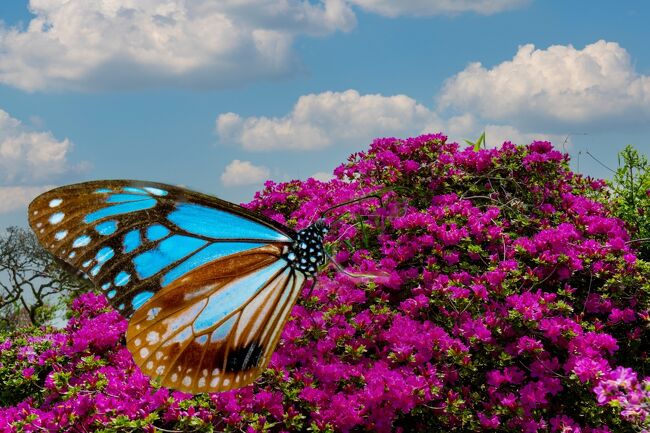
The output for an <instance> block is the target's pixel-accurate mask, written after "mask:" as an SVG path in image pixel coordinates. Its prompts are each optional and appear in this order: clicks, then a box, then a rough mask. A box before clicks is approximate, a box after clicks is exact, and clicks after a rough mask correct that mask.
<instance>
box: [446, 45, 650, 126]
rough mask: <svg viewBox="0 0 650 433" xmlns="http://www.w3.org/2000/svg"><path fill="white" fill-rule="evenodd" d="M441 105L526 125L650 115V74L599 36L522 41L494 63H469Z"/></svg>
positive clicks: (624, 120) (638, 119) (626, 120)
mask: <svg viewBox="0 0 650 433" xmlns="http://www.w3.org/2000/svg"><path fill="white" fill-rule="evenodd" d="M438 107H439V109H440V110H444V109H451V110H453V111H458V112H471V113H474V114H476V115H477V116H480V117H482V118H484V119H487V120H489V121H507V122H512V124H513V125H515V126H517V127H519V128H522V127H524V128H525V127H531V125H538V126H539V125H542V124H544V125H546V126H548V127H549V128H554V129H556V130H560V129H563V130H565V129H566V128H567V127H571V126H573V127H576V126H578V127H579V126H591V127H593V128H598V127H599V126H601V127H608V128H611V127H612V126H613V125H617V124H618V125H622V124H630V123H637V124H639V123H643V122H647V121H648V120H650V76H647V75H641V74H639V73H637V72H635V70H634V67H633V64H632V61H631V60H630V56H629V54H628V53H627V51H626V50H625V49H624V48H622V47H621V46H620V45H619V44H617V43H615V42H606V41H602V40H601V41H598V42H596V43H593V44H590V45H587V46H586V47H585V48H584V49H582V50H578V49H576V48H574V47H573V46H571V45H568V46H563V45H554V46H551V47H549V48H547V49H545V50H544V49H535V47H534V46H533V45H531V44H528V45H524V46H522V47H520V48H519V50H518V52H517V54H516V55H515V56H514V57H513V58H512V60H509V61H506V62H503V63H501V64H499V65H497V66H495V67H493V68H491V69H486V68H485V67H484V66H483V65H481V63H472V64H470V65H469V66H468V67H467V68H466V69H465V70H463V71H462V72H460V73H458V74H456V75H455V76H453V77H451V78H450V79H449V80H447V82H446V83H445V85H444V87H443V89H442V91H441V93H440V95H439V97H438Z"/></svg>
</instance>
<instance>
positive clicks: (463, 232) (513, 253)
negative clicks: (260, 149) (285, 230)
mask: <svg viewBox="0 0 650 433" xmlns="http://www.w3.org/2000/svg"><path fill="white" fill-rule="evenodd" d="M335 175H336V176H337V178H336V179H333V180H331V181H329V182H327V183H324V182H319V181H316V180H314V179H309V180H307V181H305V182H300V181H292V182H289V183H283V184H275V183H272V182H268V183H267V184H266V189H265V190H264V191H262V192H260V193H258V194H257V195H256V197H255V199H254V200H253V201H252V202H251V203H249V204H248V205H247V206H248V207H249V208H251V209H253V210H256V211H259V212H262V213H264V214H266V215H268V216H270V217H271V218H274V219H276V220H278V221H280V222H282V223H284V224H287V225H289V226H292V227H295V228H296V229H300V228H303V227H305V226H307V225H309V224H310V223H312V222H313V221H314V219H315V218H317V217H318V215H320V214H321V212H323V211H324V210H326V209H328V208H331V207H332V206H335V205H337V204H341V203H344V202H346V201H350V200H352V199H355V198H358V197H361V196H372V197H369V198H368V199H367V200H363V201H357V202H353V203H348V204H346V205H343V206H340V207H336V208H334V209H332V210H331V212H328V213H327V215H326V219H327V220H328V221H329V222H330V223H331V226H332V230H331V231H330V237H329V238H328V239H327V241H328V242H329V244H328V247H329V248H331V251H332V254H333V255H334V258H335V260H336V262H337V263H338V264H340V266H342V267H344V268H345V269H346V270H347V271H348V272H349V273H356V274H361V275H366V276H364V277H359V276H357V277H355V276H351V275H347V274H346V273H343V272H340V271H338V270H337V269H336V268H335V267H333V266H330V267H329V268H327V269H326V270H324V271H322V272H321V273H320V275H319V278H318V282H317V284H316V285H315V286H314V287H313V288H312V287H307V288H305V290H304V291H303V297H302V299H301V300H300V301H299V302H298V304H297V305H296V306H295V308H294V309H293V312H292V318H291V320H290V321H289V322H288V324H287V326H286V328H285V330H284V332H283V335H282V339H281V342H280V344H279V346H278V348H277V351H276V353H275V354H274V355H273V357H272V360H271V364H270V367H269V369H268V370H267V371H266V372H265V373H264V374H263V376H262V377H261V378H260V380H258V381H257V382H256V383H255V384H254V385H252V386H248V387H245V388H242V389H239V390H233V391H229V392H224V393H218V394H210V395H207V394H202V395H197V396H191V395H188V394H183V393H179V392H174V391H170V390H167V389H164V388H160V387H159V385H157V384H156V382H155V381H150V380H149V379H148V378H147V377H146V376H144V375H143V374H142V373H141V372H140V371H139V369H138V368H137V367H136V366H135V365H134V363H133V361H132V359H131V356H130V354H129V353H128V351H127V350H126V349H125V347H124V340H123V334H124V331H125V329H126V322H125V321H124V319H122V318H121V317H120V316H119V315H118V314H117V313H116V312H115V311H114V310H112V309H111V308H110V307H108V305H107V303H106V301H105V299H104V298H103V297H102V296H101V295H96V294H85V295H82V296H80V297H79V298H78V299H77V300H76V301H75V302H74V304H73V305H72V318H71V320H70V322H69V323H68V325H67V327H66V328H65V329H64V330H63V331H60V332H59V331H54V330H32V331H29V332H26V333H16V334H13V335H11V336H10V338H9V339H7V340H5V341H4V342H2V340H0V350H1V353H0V362H1V365H0V398H1V399H2V402H3V403H4V406H5V407H4V408H0V429H2V428H3V426H8V427H6V429H7V431H29V432H31V431H69V430H70V429H71V428H72V426H77V427H79V430H80V431H90V430H100V431H106V432H108V431H134V430H144V431H155V430H156V427H160V428H162V429H165V430H182V431H214V430H217V431H231V432H236V431H245V432H262V431H270V432H301V431H312V432H334V431H342V432H350V431H355V432H359V431H377V432H390V431H397V432H410V431H459V432H460V431H463V432H464V431H491V430H494V431H506V432H507V431H510V432H521V431H523V432H530V433H532V432H585V433H605V432H632V431H638V428H643V425H646V426H647V425H648V422H649V421H648V403H649V402H650V391H649V390H648V382H647V381H644V379H638V375H641V376H643V375H645V374H647V372H648V371H649V367H650V361H649V360H648V356H647V341H648V338H649V335H648V333H649V332H650V327H649V326H648V325H649V324H650V315H649V313H648V308H649V304H650V296H649V294H650V283H649V282H648V274H649V272H648V271H649V270H650V267H649V266H648V264H647V263H645V262H643V261H641V260H638V259H637V257H636V256H635V251H634V250H633V249H631V247H630V245H629V244H627V243H626V242H627V241H628V240H629V236H628V233H627V232H626V230H625V228H624V224H623V222H622V221H621V220H619V219H617V218H614V217H612V215H611V213H610V198H609V196H608V193H607V191H606V190H605V188H604V186H605V184H604V182H603V181H598V180H592V179H589V178H583V177H582V176H580V175H577V174H575V173H572V172H571V171H570V170H569V169H568V165H567V156H566V155H563V154H561V153H559V152H557V151H555V150H553V148H552V147H551V145H550V144H549V143H546V142H534V143H532V144H531V145H529V146H525V147H521V146H515V145H512V144H510V143H505V144H504V145H503V146H502V147H501V148H500V149H490V150H480V151H478V152H476V151H474V150H473V149H472V148H467V149H464V150H462V149H460V148H459V147H458V145H457V144H455V143H447V142H446V137H444V136H442V135H425V136H421V137H417V138H412V139H407V140H398V139H393V138H390V139H380V140H376V141H375V142H374V143H373V144H372V145H371V147H370V149H369V151H367V152H363V153H357V154H354V155H352V156H351V157H350V158H349V161H348V162H347V163H346V164H343V165H341V166H340V167H338V168H337V169H336V170H335ZM367 275H370V276H373V275H374V277H369V276H367ZM163 431H164V430H163Z"/></svg>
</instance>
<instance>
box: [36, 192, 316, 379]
mask: <svg viewBox="0 0 650 433" xmlns="http://www.w3.org/2000/svg"><path fill="white" fill-rule="evenodd" d="M29 221H30V225H31V226H32V228H33V230H34V232H35V233H36V235H37V237H38V239H39V240H40V242H41V243H42V244H43V245H44V246H45V247H46V249H48V250H49V251H50V252H52V253H53V254H54V255H55V256H57V257H58V258H60V259H62V260H64V261H65V262H67V263H68V264H70V265H72V266H73V267H74V268H76V269H78V270H80V271H82V272H84V273H85V274H86V275H87V276H88V278H89V279H90V280H91V281H92V282H93V283H94V284H95V285H96V286H98V287H100V288H101V289H102V290H104V292H105V293H106V295H107V297H108V298H109V301H110V302H111V304H112V305H114V306H115V307H116V308H117V309H119V310H120V312H122V314H123V315H124V316H125V317H131V316H132V315H133V314H134V313H136V314H135V316H134V317H133V318H131V320H130V322H129V331H128V332H127V345H128V347H129V349H130V350H131V352H132V353H133V354H134V359H135V360H136V362H137V363H138V364H139V365H140V366H141V368H142V369H143V371H145V372H146V373H148V374H150V375H152V376H154V377H156V376H160V377H161V378H162V380H163V383H164V384H166V385H168V386H170V387H173V388H176V389H182V390H186V391H189V392H203V391H216V390H223V389H230V388H233V387H238V386H243V385H244V384H246V383H250V382H251V381H252V380H254V378H255V377H256V375H257V374H259V373H260V372H261V370H262V369H263V367H264V366H265V365H266V363H268V360H269V358H270V354H271V353H272V352H273V349H274V348H275V345H276V344H277V339H278V338H279V333H280V331H281V329H282V327H283V326H284V322H285V321H286V319H287V318H288V310H290V308H291V306H293V303H294V302H295V299H296V297H297V293H298V292H299V291H300V288H301V287H302V285H303V283H304V280H305V278H304V275H303V274H302V273H300V272H296V271H295V270H294V269H292V268H291V267H290V266H289V264H288V263H287V262H286V261H285V260H284V259H282V255H283V254H286V252H287V250H288V247H289V245H290V244H291V243H292V242H293V239H294V236H295V233H294V232H293V231H291V230H290V229H288V228H286V227H284V226H282V225H280V224H278V223H276V222H274V221H272V220H269V219H267V218H265V217H263V216H261V215H258V214H255V213H253V212H250V211H248V210H246V209H244V208H242V207H240V206H237V205H234V204H232V203H229V202H226V201H223V200H220V199H217V198H215V197H211V196H207V195H203V194H200V193H196V192H192V191H188V190H185V189H183V188H178V187H174V186H170V185H164V184H158V183H152V182H140V181H126V180H115V181H94V182H86V183H81V184H76V185H69V186H64V187H61V188H57V189H54V190H51V191H48V192H47V193H45V194H43V195H41V196H39V197H37V198H36V199H35V200H34V201H33V202H32V203H31V204H30V207H29ZM206 278H207V279H206ZM197 284H198V286H197ZM192 287H193V288H194V289H190V288H192ZM197 287H199V288H197ZM233 287H235V288H236V289H233ZM190 292H191V294H188V293H190ZM169 299H174V303H169V302H168V301H169ZM199 306H201V308H200V309H199ZM251 306H255V307H254V309H253V307H251ZM156 308H158V309H160V310H161V311H160V312H159V313H158V310H156ZM285 310H287V311H286V312H285ZM152 311H154V312H156V314H153V313H152ZM255 312H259V314H258V313H255ZM148 318H149V319H150V320H149V319H148ZM279 319H282V320H279ZM251 321H253V322H254V323H258V322H259V323H258V327H257V328H255V326H253V325H251ZM190 323H191V327H190V328H191V332H189V331H187V329H189V328H187V326H188V324H190ZM136 324H137V325H136ZM262 325H263V326H262ZM136 326H139V327H140V328H138V329H136V328H135V327H136ZM172 329H173V330H174V332H172V331H171V330H172ZM251 329H256V331H254V332H253V331H251ZM143 330H147V331H146V333H145V331H143ZM179 330H180V331H179ZM183 330H185V331H183ZM217 330H218V332H217ZM176 331H178V332H176ZM263 331H264V332H265V333H266V334H264V332H263ZM156 332H157V333H158V334H159V338H160V340H156V343H160V347H158V346H155V344H154V343H151V344H152V346H150V347H149V346H145V345H143V344H144V343H142V342H143V341H145V342H149V341H153V340H152V338H151V336H152V335H154V334H155V333H156ZM188 332H189V333H188ZM215 332H216V334H215ZM208 333H209V334H210V338H207V335H208ZM244 335H249V338H248V339H246V338H244V337H242V336H244ZM147 336H149V337H150V338H149V340H147V338H146V337H147ZM217 336H221V337H222V338H217ZM181 337H183V338H185V339H183V338H181ZM206 338H207V339H206ZM197 339H198V340H197ZM181 340H182V341H181ZM204 340H205V341H204ZM198 341H201V342H203V344H199V342H198ZM136 342H141V343H140V345H137V344H135V343H136ZM166 343H167V345H165V344H166ZM176 343H178V344H179V345H176ZM181 343H183V344H185V346H182V347H185V349H183V348H182V347H181ZM147 344H149V343H147ZM171 347H173V351H172V352H169V350H171V349H169V348H171ZM154 348H156V349H157V350H156V351H155V352H154V350H153V349H154ZM143 349H146V350H143ZM145 352H151V353H147V355H148V356H142V354H143V353H145ZM167 352H169V353H168V354H167V355H165V353H167ZM199 353H202V354H203V355H201V357H202V359H203V358H205V359H212V361H214V363H215V365H214V367H213V368H211V369H209V372H210V373H212V372H216V373H215V375H213V376H210V377H209V378H208V376H200V377H199V374H198V371H197V370H196V368H197V367H196V366H197V365H199V364H200V363H199V364H196V360H195V358H196V356H199V355H198V354H199ZM172 354H173V355H177V356H175V357H174V359H172V358H171V357H170V355H172ZM165 356H166V357H165ZM188 360H190V361H192V362H193V363H194V364H192V363H191V362H190V363H189V364H188ZM253 361H255V362H253ZM206 362H207V361H206ZM219 362H221V364H219ZM218 364H219V365H218ZM206 365H207V364H206ZM149 367H150V368H149ZM192 368H194V371H187V369H192ZM172 369H177V371H175V372H172V371H171V370H172ZM161 370H162V371H163V374H162V375H161V374H159V373H160V371H161ZM204 370H208V368H207V367H206V368H202V369H201V373H203V371H204ZM193 374H195V375H193ZM172 377H174V378H176V380H175V381H174V380H172ZM188 377H189V379H187V378H188ZM215 379H216V380H215ZM188 381H189V385H188ZM199 384H201V385H203V386H201V387H200V386H199ZM211 384H213V385H214V386H210V385H211Z"/></svg>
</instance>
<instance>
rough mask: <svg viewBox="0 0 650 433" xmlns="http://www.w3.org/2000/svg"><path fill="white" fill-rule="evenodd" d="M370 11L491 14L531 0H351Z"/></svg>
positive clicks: (390, 14) (409, 13)
mask: <svg viewBox="0 0 650 433" xmlns="http://www.w3.org/2000/svg"><path fill="white" fill-rule="evenodd" d="M350 2H351V3H353V4H355V5H357V6H360V7H361V8H363V9H365V10H366V11H368V12H374V13H378V14H381V15H385V16H388V17H396V16H399V15H411V16H429V15H438V14H455V13H461V12H476V13H479V14H483V15H490V14H494V13H497V12H502V11H504V10H509V9H514V8H516V7H520V6H524V5H526V4H528V3H530V0H402V1H395V0H350Z"/></svg>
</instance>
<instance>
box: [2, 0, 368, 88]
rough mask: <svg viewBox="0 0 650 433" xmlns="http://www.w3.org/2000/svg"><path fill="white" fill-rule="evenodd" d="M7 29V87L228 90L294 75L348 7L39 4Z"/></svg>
mask: <svg viewBox="0 0 650 433" xmlns="http://www.w3.org/2000/svg"><path fill="white" fill-rule="evenodd" d="M29 9H30V11H31V12H32V13H33V14H34V15H35V17H34V18H33V19H32V20H31V21H30V22H29V25H28V26H27V28H25V29H19V28H9V29H8V28H2V27H0V52H1V53H2V56H0V83H5V84H9V85H12V86H15V87H19V88H21V89H25V90H28V91H34V90H43V89H59V88H64V89H69V88H72V89H102V88H103V89H106V88H128V87H139V86H140V87H142V86H152V85H162V84H173V85H178V86H185V87H201V86H212V87H219V86H227V85H230V84H236V83H242V82H246V81H249V80H252V79H256V78H261V77H266V78H268V77H274V76H280V75H285V74H287V73H289V72H291V71H292V70H293V69H294V67H295V66H296V63H297V62H296V58H295V55H294V53H293V51H292V48H291V45H292V42H293V39H294V37H295V36H296V35H300V34H306V35H326V34H329V33H331V32H334V31H337V30H342V31H347V30H350V29H352V28H353V27H354V26H355V25H356V17H355V15H354V13H353V11H352V10H351V9H350V6H349V5H348V4H347V3H346V2H345V1H344V0H322V1H321V2H318V3H312V2H309V1H306V0H281V1H277V0H227V1H211V0H111V1H107V0H105V1H101V2H89V1H87V0H67V1H65V2H63V1H49V0H30V3H29Z"/></svg>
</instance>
